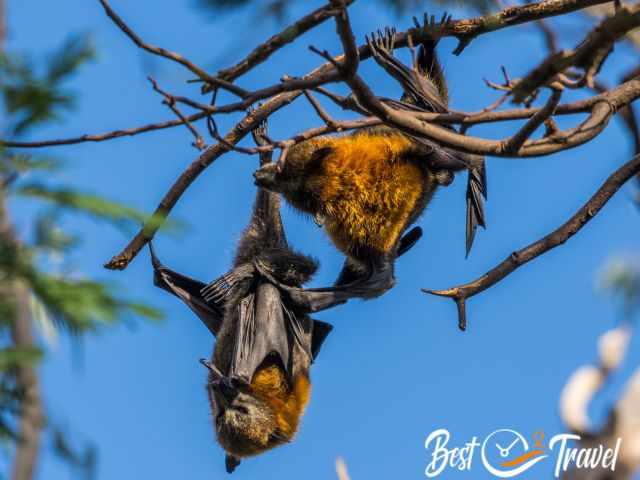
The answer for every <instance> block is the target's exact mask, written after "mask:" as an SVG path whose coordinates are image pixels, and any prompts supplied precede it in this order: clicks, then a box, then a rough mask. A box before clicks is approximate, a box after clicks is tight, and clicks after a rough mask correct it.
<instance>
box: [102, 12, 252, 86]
mask: <svg viewBox="0 0 640 480" xmlns="http://www.w3.org/2000/svg"><path fill="white" fill-rule="evenodd" d="M99 1H100V3H101V4H102V7H103V8H104V11H105V12H106V14H107V16H108V17H109V18H110V19H111V20H113V22H114V23H115V24H116V25H117V26H118V28H120V30H122V31H123V32H124V33H125V35H127V36H128V37H129V38H130V39H131V41H133V43H135V44H136V45H137V46H138V47H140V48H142V49H143V50H146V51H147V52H150V53H153V54H154V55H158V56H160V57H164V58H168V59H169V60H173V61H174V62H178V63H179V64H181V65H183V66H184V67H186V68H188V69H189V70H190V71H191V72H193V73H195V74H196V75H197V76H198V77H199V78H201V79H202V80H203V81H205V82H207V83H209V84H211V85H214V86H216V87H220V88H224V89H225V90H228V91H229V92H231V93H233V94H235V95H237V96H239V97H241V98H244V97H245V96H246V95H247V91H246V90H244V89H242V88H240V87H238V86H237V85H234V84H233V83H231V82H228V81H226V80H223V79H222V78H217V77H213V76H211V75H209V74H208V73H207V72H206V71H204V70H203V69H202V68H200V67H198V66H197V65H196V64H194V63H193V62H191V61H190V60H188V59H186V58H185V57H183V56H182V55H180V54H178V53H175V52H172V51H170V50H166V49H164V48H162V47H156V46H155V45H151V44H148V43H146V42H145V41H144V40H142V39H141V38H140V37H139V36H138V35H137V34H136V33H135V32H134V31H133V30H132V29H131V28H130V27H129V26H128V25H127V24H126V23H125V21H124V20H123V19H122V18H121V17H120V16H119V15H118V14H117V13H116V12H115V11H114V10H113V8H111V6H110V5H109V3H108V2H107V0H99Z"/></svg>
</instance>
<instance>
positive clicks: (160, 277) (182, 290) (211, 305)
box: [149, 242, 224, 335]
mask: <svg viewBox="0 0 640 480" xmlns="http://www.w3.org/2000/svg"><path fill="white" fill-rule="evenodd" d="M149 250H150V251H151V264H152V265H153V283H154V285H155V286H156V287H158V288H161V289H163V290H166V291H167V292H169V293H171V294H173V295H175V296H176V297H178V298H179V299H180V300H182V301H183V302H184V303H185V304H186V305H187V306H188V307H189V308H190V309H191V310H192V311H193V312H194V313H195V314H196V315H197V316H198V317H199V318H200V320H202V322H203V323H204V324H205V325H206V327H207V328H208V329H209V330H210V331H211V333H213V335H217V334H218V331H219V330H220V326H221V325H222V318H223V316H224V303H221V302H208V301H206V300H205V299H204V297H203V296H202V294H201V293H200V291H201V290H202V289H203V288H204V287H205V284H204V283H203V282H200V281H198V280H194V279H193V278H190V277H187V276H186V275H182V274H180V273H177V272H174V271H173V270H171V269H169V268H167V267H165V266H164V265H163V264H162V263H161V262H160V260H159V259H158V257H157V256H156V254H155V250H154V248H153V245H152V243H151V242H149Z"/></svg>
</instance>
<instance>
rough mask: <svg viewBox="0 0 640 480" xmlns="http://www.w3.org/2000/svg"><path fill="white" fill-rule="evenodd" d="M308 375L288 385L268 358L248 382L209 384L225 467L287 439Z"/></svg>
mask: <svg viewBox="0 0 640 480" xmlns="http://www.w3.org/2000/svg"><path fill="white" fill-rule="evenodd" d="M310 389H311V385H310V382H309V378H308V375H307V374H306V372H305V373H300V374H299V375H298V376H297V377H296V378H295V379H294V381H293V384H292V385H289V383H288V382H287V380H286V377H285V374H284V371H283V369H282V368H281V367H280V365H279V364H278V362H277V361H276V360H275V359H274V360H272V359H270V358H268V359H267V360H265V364H264V365H263V366H261V367H260V368H259V369H258V370H257V371H256V373H255V375H254V378H253V380H252V382H251V384H249V385H246V384H237V383H234V382H230V381H226V382H225V381H222V382H219V383H215V384H211V385H210V388H209V399H210V402H211V408H212V411H213V413H214V418H215V429H216V436H217V439H218V442H219V443H220V445H221V446H222V447H223V448H224V449H225V451H226V452H227V462H226V463H227V470H228V471H229V469H230V465H231V466H232V468H231V470H233V468H235V466H237V464H238V463H239V459H240V458H243V457H249V456H253V455H258V454H260V453H262V452H265V451H267V450H270V449H272V448H274V447H277V446H279V445H282V444H284V443H288V442H290V441H291V440H292V439H293V437H294V435H295V433H296V431H297V428H298V424H299V422H300V418H301V417H302V415H303V413H304V409H305V407H306V405H307V403H308V401H309V395H310Z"/></svg>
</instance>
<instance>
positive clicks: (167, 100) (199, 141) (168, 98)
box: [147, 76, 206, 150]
mask: <svg viewBox="0 0 640 480" xmlns="http://www.w3.org/2000/svg"><path fill="white" fill-rule="evenodd" d="M147 78H148V79H149V81H150V82H151V85H152V86H153V89H154V90H155V91H156V92H158V93H159V94H160V95H162V96H163V97H164V101H163V102H162V103H164V104H165V105H167V106H168V107H169V108H170V109H171V111H172V112H173V113H175V114H176V115H177V117H178V118H179V119H180V120H182V123H184V125H185V126H186V127H187V129H188V130H189V131H190V132H191V134H192V135H193V136H194V138H195V141H194V142H193V143H192V144H191V145H193V146H194V147H195V148H196V149H198V150H202V149H203V148H205V147H206V144H205V143H204V138H202V135H200V133H198V130H196V128H195V127H194V126H193V124H192V123H191V122H190V121H189V119H188V118H186V117H185V116H184V115H183V114H182V112H181V111H180V109H179V108H178V107H176V99H175V98H174V97H173V96H172V95H170V94H169V93H167V92H165V91H164V90H162V89H161V88H160V87H159V86H158V82H156V81H155V80H154V79H153V77H151V76H149V77H147Z"/></svg>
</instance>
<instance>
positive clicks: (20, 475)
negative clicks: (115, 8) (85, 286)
mask: <svg viewBox="0 0 640 480" xmlns="http://www.w3.org/2000/svg"><path fill="white" fill-rule="evenodd" d="M5 6H6V4H5V0H0V51H2V50H3V49H4V43H5V39H6V34H7V27H6V9H5ZM0 236H2V239H3V241H5V242H7V243H9V244H11V243H13V244H16V245H17V244H18V239H17V237H16V235H15V232H14V230H13V227H12V225H11V220H10V218H9V215H8V212H7V205H6V192H5V190H4V188H3V189H1V190H0ZM9 278H10V279H9V280H8V281H7V282H6V284H5V285H2V289H3V290H5V291H6V292H7V300H8V301H10V302H12V303H13V305H14V312H13V313H14V315H13V319H12V322H11V341H12V343H13V346H14V347H15V348H18V349H24V348H31V347H34V346H35V341H34V337H33V330H32V319H31V312H30V309H29V290H28V288H27V286H26V285H24V284H23V283H22V282H20V281H19V280H17V279H11V277H9ZM14 374H15V381H16V386H17V387H18V389H19V390H20V391H21V392H22V395H23V397H22V401H21V407H20V418H19V425H18V441H17V444H16V452H15V456H14V459H13V464H12V466H11V480H31V479H32V478H33V476H34V473H35V470H36V465H37V461H38V454H39V452H40V440H41V438H40V437H41V432H42V426H43V424H44V412H43V406H42V399H41V396H40V382H39V379H38V374H37V372H36V370H35V368H33V367H32V366H31V365H20V366H18V367H16V369H15V373H14Z"/></svg>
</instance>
